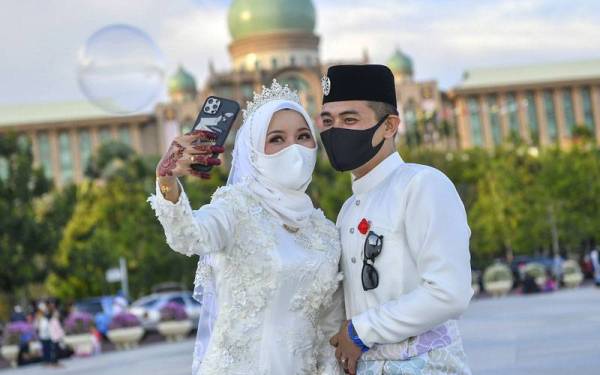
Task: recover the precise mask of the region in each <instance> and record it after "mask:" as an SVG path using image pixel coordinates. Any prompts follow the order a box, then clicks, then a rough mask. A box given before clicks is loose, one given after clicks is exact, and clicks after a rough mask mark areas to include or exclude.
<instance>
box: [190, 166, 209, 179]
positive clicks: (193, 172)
mask: <svg viewBox="0 0 600 375" xmlns="http://www.w3.org/2000/svg"><path fill="white" fill-rule="evenodd" d="M189 173H190V175H192V176H196V177H200V178H201V179H203V180H210V173H208V172H199V171H197V170H195V169H193V168H190V169H189Z"/></svg>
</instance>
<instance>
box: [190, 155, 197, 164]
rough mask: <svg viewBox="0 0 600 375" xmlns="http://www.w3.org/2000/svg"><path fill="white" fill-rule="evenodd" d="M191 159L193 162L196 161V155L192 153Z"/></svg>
mask: <svg viewBox="0 0 600 375" xmlns="http://www.w3.org/2000/svg"><path fill="white" fill-rule="evenodd" d="M190 161H191V162H192V163H193V162H195V161H196V156H195V155H191V156H190Z"/></svg>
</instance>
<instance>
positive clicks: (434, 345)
mask: <svg viewBox="0 0 600 375" xmlns="http://www.w3.org/2000/svg"><path fill="white" fill-rule="evenodd" d="M457 341H461V338H460V332H459V330H458V324H457V322H456V320H449V321H447V322H445V323H443V324H441V325H439V326H437V327H435V328H433V329H431V330H429V331H427V332H424V333H422V334H420V335H418V336H413V337H409V338H408V339H407V340H404V341H402V342H399V343H396V344H376V345H373V347H372V348H371V349H370V350H369V351H368V352H366V353H363V355H362V356H361V357H360V360H361V361H403V360H406V359H409V358H411V357H416V356H418V355H421V354H424V353H427V352H430V351H432V350H434V349H438V348H442V347H445V346H447V345H450V344H451V343H453V342H457Z"/></svg>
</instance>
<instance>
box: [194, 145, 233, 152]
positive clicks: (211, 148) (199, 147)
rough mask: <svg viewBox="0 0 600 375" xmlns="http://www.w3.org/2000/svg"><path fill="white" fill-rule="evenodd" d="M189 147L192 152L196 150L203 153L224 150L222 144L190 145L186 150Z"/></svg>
mask: <svg viewBox="0 0 600 375" xmlns="http://www.w3.org/2000/svg"><path fill="white" fill-rule="evenodd" d="M190 148H191V150H193V151H192V152H196V153H203V154H212V153H215V154H222V153H223V152H225V148H224V147H222V146H214V145H208V144H207V145H197V146H190V147H188V150H189V149H190Z"/></svg>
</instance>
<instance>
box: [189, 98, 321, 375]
mask: <svg viewBox="0 0 600 375" xmlns="http://www.w3.org/2000/svg"><path fill="white" fill-rule="evenodd" d="M283 109H291V110H294V111H296V112H298V113H300V114H301V115H302V117H304V120H305V121H306V123H307V124H308V127H309V129H310V132H311V134H312V136H313V139H315V144H316V139H317V138H316V133H315V128H314V124H313V122H312V120H311V118H310V116H309V115H308V113H307V112H306V110H305V109H304V108H303V107H302V106H301V105H300V104H298V103H296V102H294V101H291V100H282V99H277V100H272V101H268V102H266V103H264V104H262V105H261V106H259V107H258V108H256V109H255V110H254V111H253V112H251V113H249V114H248V117H247V118H246V119H245V120H244V123H243V124H242V126H241V127H240V130H239V131H238V133H237V135H236V137H235V145H234V149H233V160H232V163H231V170H230V171H229V178H228V179H227V185H235V184H239V183H242V182H246V181H247V182H248V189H249V190H250V191H251V192H252V193H253V194H255V195H256V196H257V197H258V198H259V201H260V202H261V204H262V206H263V207H264V208H265V209H266V210H267V211H268V212H269V213H271V214H272V215H273V216H274V217H275V218H276V219H277V220H279V221H280V222H281V224H286V225H289V226H292V227H296V228H302V227H303V226H305V225H307V223H308V222H309V219H310V215H311V213H312V212H313V210H314V206H313V204H312V201H311V200H310V197H309V196H308V195H307V194H306V189H307V188H308V185H309V184H310V181H311V179H308V181H306V183H305V184H304V185H302V187H301V188H300V189H299V190H290V189H284V188H281V187H279V186H278V185H277V184H275V183H274V182H273V181H271V180H270V179H269V178H268V177H267V176H265V175H263V174H262V173H260V171H259V170H258V169H257V168H256V164H255V162H256V160H257V159H258V158H260V157H262V156H264V149H265V144H266V137H267V131H268V129H269V123H270V122H271V118H272V117H273V115H274V114H275V112H277V111H280V110H283ZM314 152H315V153H316V152H317V150H316V146H315V151H314ZM203 267H209V268H211V269H212V270H213V272H214V267H215V264H214V261H213V259H212V256H211V255H210V254H209V255H205V256H203V257H201V259H200V261H199V262H198V270H200V269H201V268H203ZM196 274H197V275H198V272H197V273H196ZM210 274H211V277H210V278H209V280H206V281H205V282H204V284H203V285H200V283H199V282H198V281H199V280H198V279H196V281H195V282H194V284H195V287H194V298H195V299H196V300H198V301H200V302H201V303H202V307H201V310H200V319H199V322H198V333H197V336H196V345H195V349H194V360H193V365H192V373H193V374H194V375H198V374H199V372H198V370H199V367H200V363H201V362H202V359H203V358H204V355H205V354H206V349H207V347H208V344H209V342H210V337H211V335H212V330H213V328H214V322H215V321H216V319H217V314H218V311H217V294H216V285H215V279H214V273H210Z"/></svg>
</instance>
